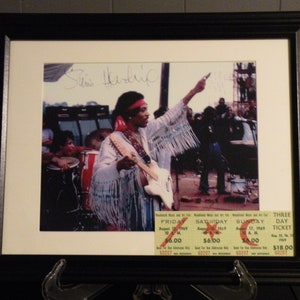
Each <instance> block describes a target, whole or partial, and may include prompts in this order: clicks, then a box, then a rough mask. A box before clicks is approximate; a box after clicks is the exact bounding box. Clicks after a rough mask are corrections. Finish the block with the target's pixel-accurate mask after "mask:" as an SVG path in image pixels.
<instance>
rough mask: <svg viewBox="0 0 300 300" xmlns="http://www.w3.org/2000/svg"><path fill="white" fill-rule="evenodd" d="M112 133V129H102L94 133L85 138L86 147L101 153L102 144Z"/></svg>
mask: <svg viewBox="0 0 300 300" xmlns="http://www.w3.org/2000/svg"><path fill="white" fill-rule="evenodd" d="M112 131H113V130H112V129H111V128H101V129H96V130H94V131H92V132H91V133H90V134H88V135H87V136H86V138H85V145H86V147H88V148H91V149H93V150H97V151H99V150H100V147H101V144H102V142H103V141H104V139H105V138H106V137H107V136H108V135H109V134H110V133H112Z"/></svg>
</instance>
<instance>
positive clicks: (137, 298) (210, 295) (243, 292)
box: [42, 259, 257, 300]
mask: <svg viewBox="0 0 300 300" xmlns="http://www.w3.org/2000/svg"><path fill="white" fill-rule="evenodd" d="M233 265H234V267H233V270H232V273H234V274H235V275H237V277H238V279H239V282H238V284H237V285H234V284H233V285H231V286H224V285H202V284H191V285H190V286H191V287H192V288H194V289H195V290H196V291H197V292H198V293H199V294H200V295H202V296H203V297H205V299H208V300H223V299H230V300H254V299H256V295H257V284H256V281H255V279H254V278H253V277H252V276H251V274H250V273H249V272H248V270H247V269H246V267H245V266H244V264H243V263H242V262H241V261H239V260H235V261H234V264H233ZM65 267H66V260H65V259H60V260H59V261H58V262H57V263H56V264H55V265H54V267H53V269H52V270H51V271H50V272H49V273H48V275H47V276H46V277H45V278H44V280H43V282H42V296H43V298H44V299H45V300H84V299H87V300H88V299H95V298H96V297H97V299H101V296H100V295H101V294H103V293H104V292H106V291H107V290H108V289H110V288H112V287H113V284H76V285H63V284H61V281H60V280H61V275H62V273H63V271H64V269H65ZM148 295H155V296H157V297H160V299H163V300H172V299H173V298H172V293H171V291H170V289H169V286H168V285H166V284H137V285H136V288H135V290H134V291H133V292H132V299H133V300H142V299H144V298H145V297H148ZM147 299H149V298H147ZM202 299H203V298H202Z"/></svg>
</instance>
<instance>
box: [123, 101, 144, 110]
mask: <svg viewBox="0 0 300 300" xmlns="http://www.w3.org/2000/svg"><path fill="white" fill-rule="evenodd" d="M144 104H147V103H146V101H145V100H144V99H140V100H137V101H136V102H134V103H133V104H131V105H130V106H129V107H128V110H133V109H135V108H138V107H141V106H142V105H144Z"/></svg>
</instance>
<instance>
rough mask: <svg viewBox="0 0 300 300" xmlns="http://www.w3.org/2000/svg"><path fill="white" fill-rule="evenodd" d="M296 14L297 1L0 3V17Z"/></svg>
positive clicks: (67, 0)
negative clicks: (40, 15)
mask: <svg viewBox="0 0 300 300" xmlns="http://www.w3.org/2000/svg"><path fill="white" fill-rule="evenodd" d="M299 10H300V1H299V0H264V1H261V0H243V1H241V0H201V1H199V0H164V1H161V0H152V1H148V0H126V1H124V0H101V1H99V0H98V1H95V0H43V1H40V0H10V1H4V0H2V1H1V2H0V13H193V12H258V11H260V12H279V11H299Z"/></svg>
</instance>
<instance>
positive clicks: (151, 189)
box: [109, 133, 174, 210]
mask: <svg viewBox="0 0 300 300" xmlns="http://www.w3.org/2000/svg"><path fill="white" fill-rule="evenodd" d="M109 138H110V140H111V142H112V143H113V145H114V146H115V147H116V148H117V149H118V151H119V152H120V153H121V155H123V156H128V157H129V158H131V159H132V160H133V161H134V162H135V163H136V164H137V165H138V166H139V168H140V169H142V170H143V171H144V172H145V174H146V178H147V181H148V185H146V186H144V189H145V191H146V193H148V194H149V195H152V196H159V197H160V198H161V199H162V201H163V203H164V205H165V207H166V208H167V209H170V210H171V209H172V204H173V203H174V199H173V190H172V178H171V176H170V173H169V172H168V170H166V169H162V168H159V167H158V166H157V165H156V164H153V163H151V164H150V165H147V164H145V163H143V162H142V161H141V160H140V159H139V158H138V157H137V156H135V155H134V153H128V152H127V151H126V150H125V148H124V147H123V146H122V145H121V143H122V141H120V140H119V139H118V138H117V137H116V136H115V135H114V134H113V133H112V134H110V136H109Z"/></svg>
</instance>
